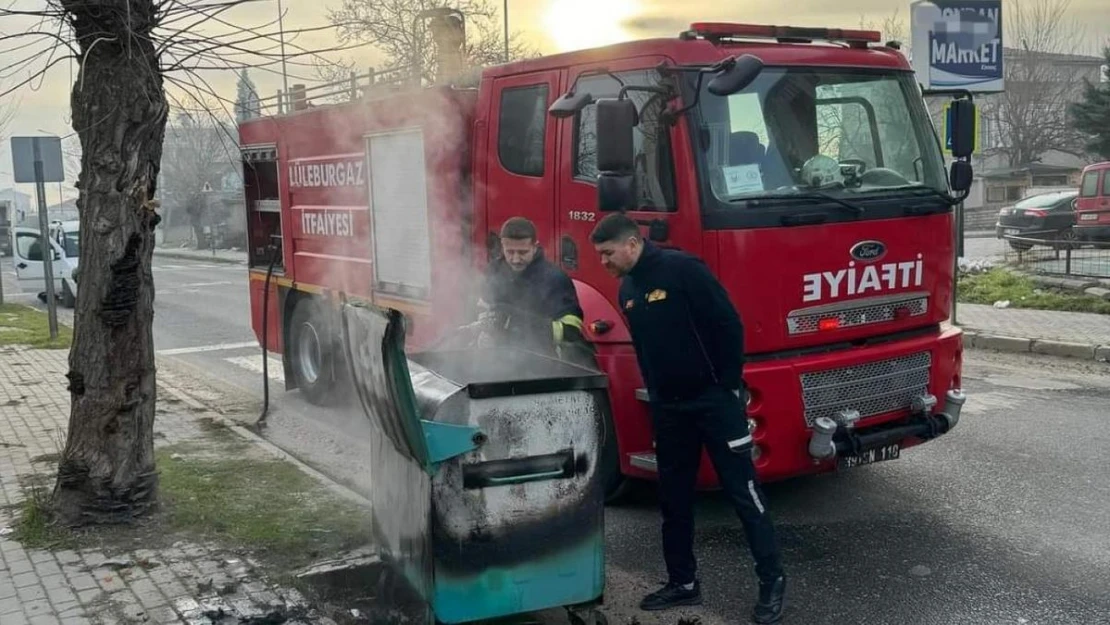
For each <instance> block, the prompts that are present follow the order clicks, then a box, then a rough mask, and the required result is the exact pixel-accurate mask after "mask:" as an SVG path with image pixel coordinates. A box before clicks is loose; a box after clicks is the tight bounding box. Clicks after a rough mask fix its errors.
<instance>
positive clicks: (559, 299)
mask: <svg viewBox="0 0 1110 625" xmlns="http://www.w3.org/2000/svg"><path fill="white" fill-rule="evenodd" d="M500 241H501V256H502V257H501V258H500V259H498V260H496V261H495V262H494V263H492V264H491V265H490V267H489V269H488V270H487V272H486V276H485V289H484V292H483V294H482V302H483V303H484V304H485V306H486V307H487V308H488V311H487V312H486V313H484V317H483V323H482V325H483V326H484V327H485V328H486V329H487V330H488V331H489V332H490V333H491V334H492V336H491V338H492V339H493V341H494V342H495V343H497V344H500V345H506V346H512V347H517V348H521V349H528V350H531V351H536V352H540V353H544V354H548V355H553V356H556V357H564V358H568V359H573V360H577V359H583V361H584V362H585V363H586V364H588V365H589V366H596V362H595V361H594V360H593V354H592V351H590V350H589V346H588V343H586V341H585V339H584V338H583V335H582V307H581V306H580V305H579V303H578V293H577V292H576V291H575V290H574V283H573V282H572V281H571V279H570V276H568V275H567V274H566V273H565V272H564V271H563V270H562V269H559V268H558V267H556V266H555V265H554V264H552V263H550V262H548V260H547V259H546V258H544V255H543V249H542V248H540V246H539V242H538V240H537V235H536V226H535V224H533V223H532V222H531V221H529V220H527V219H525V218H523V217H513V218H512V219H509V220H508V221H506V222H505V223H504V225H502V227H501V237H500Z"/></svg>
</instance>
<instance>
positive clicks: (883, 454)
mask: <svg viewBox="0 0 1110 625" xmlns="http://www.w3.org/2000/svg"><path fill="white" fill-rule="evenodd" d="M901 453H902V449H901V447H900V446H899V445H898V443H894V444H893V445H884V446H883V447H877V448H875V449H869V450H867V451H865V452H863V453H861V454H857V455H853V456H841V457H840V459H839V460H838V464H839V465H840V466H841V467H842V468H845V469H851V468H853V467H862V466H864V465H868V464H875V463H876V462H883V461H886V460H897V459H898V456H899V455H901Z"/></svg>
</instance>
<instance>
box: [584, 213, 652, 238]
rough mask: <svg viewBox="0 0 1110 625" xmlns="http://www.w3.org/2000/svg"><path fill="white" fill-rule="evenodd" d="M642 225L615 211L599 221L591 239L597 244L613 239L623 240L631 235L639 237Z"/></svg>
mask: <svg viewBox="0 0 1110 625" xmlns="http://www.w3.org/2000/svg"><path fill="white" fill-rule="evenodd" d="M639 236H640V226H638V225H637V224H636V222H635V221H633V220H632V218H630V217H629V216H628V215H625V214H624V213H613V214H611V215H609V216H607V217H606V218H605V219H602V220H601V221H599V222H598V224H597V227H596V228H594V231H593V233H591V234H590V241H591V242H593V243H594V244H595V245H599V244H601V243H609V242H611V241H623V240H625V239H627V238H629V237H639Z"/></svg>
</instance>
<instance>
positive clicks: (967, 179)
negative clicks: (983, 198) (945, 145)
mask: <svg viewBox="0 0 1110 625" xmlns="http://www.w3.org/2000/svg"><path fill="white" fill-rule="evenodd" d="M971 180H972V169H971V163H969V162H967V161H953V162H952V169H951V171H950V172H949V174H948V183H949V185H951V187H952V190H953V191H958V192H960V193H963V192H965V191H968V190H970V189H971Z"/></svg>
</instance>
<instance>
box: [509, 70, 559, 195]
mask: <svg viewBox="0 0 1110 625" xmlns="http://www.w3.org/2000/svg"><path fill="white" fill-rule="evenodd" d="M547 94H548V90H547V84H546V83H544V84H542V85H533V86H530V87H517V88H512V89H505V90H504V91H502V92H501V111H500V116H499V117H500V118H499V120H498V124H499V128H498V140H497V153H498V156H499V157H500V159H501V166H502V167H504V168H505V169H506V170H508V171H510V172H512V173H514V174H520V175H522V176H535V177H537V178H538V177H542V176H543V168H544V163H543V140H544V134H545V131H546V124H547Z"/></svg>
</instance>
